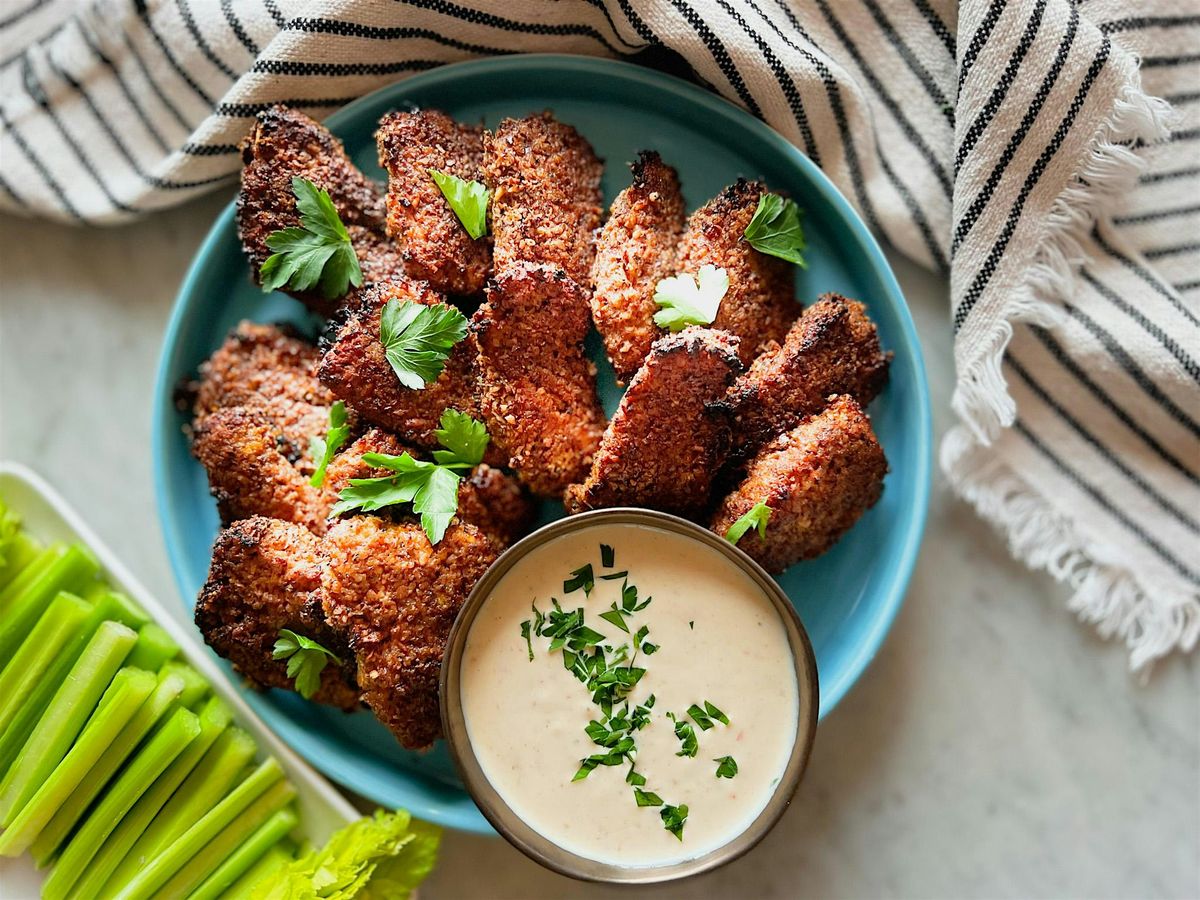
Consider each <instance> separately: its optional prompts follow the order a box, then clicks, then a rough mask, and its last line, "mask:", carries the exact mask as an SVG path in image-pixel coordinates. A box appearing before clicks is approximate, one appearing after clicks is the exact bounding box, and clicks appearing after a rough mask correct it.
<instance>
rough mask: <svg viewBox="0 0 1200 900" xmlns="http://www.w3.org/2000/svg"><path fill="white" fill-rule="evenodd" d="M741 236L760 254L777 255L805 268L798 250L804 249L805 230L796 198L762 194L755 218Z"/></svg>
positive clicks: (755, 211) (806, 266)
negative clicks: (801, 224)
mask: <svg viewBox="0 0 1200 900" xmlns="http://www.w3.org/2000/svg"><path fill="white" fill-rule="evenodd" d="M742 237H744V238H745V239H746V242H747V243H748V244H750V246H751V247H753V248H754V249H755V250H757V251H758V252H759V253H766V254H768V255H769V256H778V257H779V258H780V259H786V260H787V261H788V262H790V263H795V264H796V265H798V266H800V267H801V268H802V269H806V268H808V265H807V264H806V263H805V262H804V257H803V256H802V255H801V252H802V251H803V250H804V231H803V229H802V228H801V227H800V207H799V206H797V205H796V201H795V200H787V199H784V198H783V197H780V196H779V195H778V194H763V195H762V196H761V197H759V198H758V207H757V208H756V209H755V210H754V217H753V218H752V219H751V220H750V224H749V225H747V226H746V230H745V231H743V232H742Z"/></svg>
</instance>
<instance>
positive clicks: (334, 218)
mask: <svg viewBox="0 0 1200 900" xmlns="http://www.w3.org/2000/svg"><path fill="white" fill-rule="evenodd" d="M292 193H293V194H295V196H296V209H297V210H299V212H300V226H299V227H293V228H282V229H280V230H279V231H275V232H272V233H271V234H269V235H267V240H266V243H267V246H268V247H269V248H270V249H272V250H274V251H275V252H274V253H273V254H272V255H271V256H268V257H267V259H266V261H265V262H264V263H263V264H262V266H261V267H260V268H259V270H258V274H259V279H260V280H261V282H262V289H263V291H264V292H265V293H270V292H271V291H274V290H278V289H279V288H281V287H289V288H291V289H292V290H294V291H310V290H312V289H313V288H315V287H319V288H320V290H321V293H322V294H324V295H325V296H326V297H329V298H333V297H340V296H342V295H343V294H344V293H346V291H347V290H348V289H349V287H350V285H354V286H355V287H358V286H359V285H361V284H362V282H363V274H362V269H361V268H360V267H359V264H358V256H357V255H356V254H355V252H354V245H353V244H352V243H351V242H350V232H348V231H347V230H346V226H345V225H343V224H342V220H341V217H340V216H338V212H337V209H336V208H335V207H334V205H333V200H331V199H330V197H329V194H328V193H327V192H326V191H324V190H322V189H321V188H319V187H317V186H316V185H315V184H313V183H312V182H311V181H309V180H308V179H307V178H300V177H295V178H293V179H292Z"/></svg>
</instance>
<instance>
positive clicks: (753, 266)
mask: <svg viewBox="0 0 1200 900" xmlns="http://www.w3.org/2000/svg"><path fill="white" fill-rule="evenodd" d="M765 193H767V187H766V185H764V184H762V183H761V182H758V181H746V180H745V179H740V180H739V181H738V182H737V183H736V184H732V185H730V186H729V187H727V188H725V190H723V191H722V192H721V193H720V194H718V195H717V196H716V197H715V198H713V199H712V200H710V201H709V202H708V203H706V204H705V205H704V206H702V207H700V209H698V210H696V211H695V212H694V213H692V215H691V217H690V218H689V219H688V223H687V228H686V230H685V231H684V233H683V240H682V241H680V244H679V260H678V262H677V263H676V269H677V270H678V271H679V272H686V273H689V274H691V275H695V274H696V273H697V272H699V271H700V269H701V268H703V267H704V266H716V267H717V268H720V269H724V270H725V272H726V274H727V275H728V276H729V290H728V292H726V294H725V297H724V298H723V299H722V300H721V307H720V309H719V310H718V311H717V318H716V319H715V320H714V321H713V323H712V327H713V328H721V329H724V330H725V331H730V332H733V333H734V334H736V335H737V336H738V337H740V338H741V339H742V346H741V355H742V362H743V363H745V364H746V365H749V364H750V362H751V360H753V359H754V357H755V356H756V355H757V354H758V353H759V352H761V350H762V349H763V348H764V347H765V346H766V345H767V344H768V343H769V342H770V341H782V340H783V337H784V335H785V334H787V330H788V328H789V327H791V324H792V322H793V320H794V319H795V318H796V316H797V315H798V314H799V312H800V306H799V304H797V303H796V301H795V299H793V293H794V289H793V276H792V264H791V263H789V262H787V261H786V260H782V259H779V258H777V257H774V256H768V255H767V254H765V253H759V252H758V251H757V250H755V249H754V248H753V247H751V246H750V245H749V244H748V243H747V242H746V241H744V240H742V233H743V232H744V231H745V230H746V226H747V225H749V224H750V220H751V219H752V218H754V210H755V209H757V208H758V201H759V198H760V197H761V196H762V195H763V194H765Z"/></svg>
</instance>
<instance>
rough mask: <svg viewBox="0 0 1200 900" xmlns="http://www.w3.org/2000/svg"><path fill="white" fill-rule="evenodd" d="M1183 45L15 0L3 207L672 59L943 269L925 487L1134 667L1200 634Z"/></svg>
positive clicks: (673, 7)
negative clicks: (519, 63) (526, 72)
mask: <svg viewBox="0 0 1200 900" xmlns="http://www.w3.org/2000/svg"><path fill="white" fill-rule="evenodd" d="M1197 47H1200V4H1198V3H1197V2H1196V0H1190V2H1188V3H1179V2H1170V0H1152V2H1143V3H1138V4H1134V5H1131V4H1128V3H1125V2H1119V0H1079V2H1077V3H1074V4H1072V3H1070V2H1067V0H1027V2H1005V0H964V2H962V3H961V4H957V5H956V4H954V3H952V2H950V0H805V2H799V0H557V2H535V0H505V2H498V0H493V2H487V0H469V2H468V0H462V2H451V0H308V2H303V0H300V2H287V0H90V2H84V0H11V2H9V3H7V4H5V5H4V8H3V11H0V204H2V205H3V207H4V208H6V209H7V210H10V211H16V212H22V213H25V214H27V215H33V216H44V217H49V218H56V219H61V220H64V221H70V222H93V223H107V222H120V221H123V220H126V219H129V218H131V217H134V216H139V215H144V214H146V213H149V212H152V211H154V210H156V209H161V208H163V207H167V206H172V205H175V204H178V203H182V202H183V201H185V200H187V199H189V198H191V197H194V196H196V195H197V194H198V193H201V192H203V191H206V190H208V189H211V188H213V187H214V186H216V185H228V184H229V183H230V182H231V180H232V179H233V177H234V176H235V173H236V172H237V170H238V168H239V163H240V160H239V157H238V152H237V143H238V141H239V140H240V139H241V137H242V136H243V135H244V134H245V133H246V131H247V129H248V127H249V125H250V122H251V120H252V117H253V116H254V115H255V114H256V113H257V112H259V111H260V110H262V109H264V108H266V107H267V106H269V105H270V104H272V103H280V102H282V103H287V104H289V105H291V106H295V107H298V108H300V109H302V110H305V111H307V112H309V113H310V114H313V115H316V116H318V117H319V116H323V115H325V114H328V113H329V112H332V111H333V110H334V109H336V108H337V107H339V106H341V105H343V104H345V103H347V102H348V101H350V100H352V99H354V98H356V97H359V96H361V95H362V94H364V93H366V92H368V91H371V90H373V89H375V88H377V87H380V86H381V85H384V84H387V83H390V82H392V81H394V80H396V79H398V78H403V77H405V76H406V75H409V74H411V73H413V72H418V71H421V70H425V69H429V68H431V67H434V66H437V65H441V64H443V63H447V62H453V61H457V60H463V59H473V58H478V57H480V56H487V55H493V54H500V53H516V52H560V53H581V54H594V55H603V56H611V57H628V56H632V55H635V54H639V53H641V52H643V51H646V50H650V49H655V48H657V49H658V50H659V52H660V53H661V52H663V51H664V50H665V51H670V52H671V53H672V54H674V55H677V57H678V58H681V59H682V61H683V63H684V64H685V65H686V66H687V68H688V69H689V70H690V73H691V75H692V76H693V77H694V78H696V79H698V80H700V81H702V82H704V83H706V84H707V85H709V86H710V87H711V88H712V89H713V90H715V91H717V92H719V93H720V94H722V95H723V96H725V97H727V98H728V99H730V100H732V101H733V102H735V103H739V104H741V105H742V106H744V107H745V108H746V109H748V110H750V111H751V112H752V113H754V114H755V115H757V116H760V117H762V118H763V119H765V120H766V121H767V122H769V123H770V124H771V125H772V126H774V127H775V128H776V129H778V130H779V131H780V132H781V133H783V134H784V135H785V136H786V137H788V138H789V139H790V140H792V141H793V142H794V143H795V144H796V145H797V146H798V147H800V148H801V149H802V150H803V151H804V152H805V153H807V154H808V155H809V156H810V157H811V158H812V159H813V161H814V162H816V163H818V164H819V165H820V166H821V167H822V168H823V169H824V170H825V172H826V173H827V174H828V175H829V176H830V178H832V179H833V181H834V182H835V183H836V184H837V185H838V187H839V188H840V189H841V190H842V192H843V193H845V195H846V196H847V197H849V198H850V200H851V202H852V203H853V204H854V205H855V207H856V208H857V209H858V211H859V212H860V213H861V214H862V215H863V217H864V218H865V219H866V221H867V223H868V224H869V225H870V226H871V228H872V229H873V230H874V231H875V233H876V234H877V235H878V236H880V237H881V238H883V239H886V240H887V241H890V242H891V243H892V244H893V245H894V246H895V247H897V248H898V249H899V250H901V251H902V252H903V253H905V254H907V255H908V256H910V257H911V258H912V259H914V260H916V261H917V262H919V263H921V264H922V265H925V266H928V267H932V268H935V269H938V270H941V271H944V272H947V273H948V274H949V277H950V283H951V310H950V314H951V322H952V327H953V329H954V332H955V351H954V352H955V362H956V367H957V384H956V386H955V392H954V401H953V405H954V410H955V412H956V413H957V416H958V419H959V424H958V425H957V426H956V427H954V428H953V429H952V430H951V431H950V433H949V434H948V435H947V436H946V437H945V439H944V442H943V444H942V448H941V462H942V467H943V469H944V471H945V473H946V475H947V476H948V477H949V479H950V481H951V483H952V484H953V485H954V486H955V488H956V489H957V490H958V491H959V492H960V493H961V494H962V495H963V496H964V497H966V498H967V499H968V500H970V501H971V502H972V503H973V504H974V505H975V506H976V508H977V509H978V510H979V511H980V513H982V514H983V515H984V516H986V517H987V518H988V519H990V520H992V521H994V522H995V523H997V525H999V526H1000V527H1001V528H1002V529H1003V530H1004V531H1005V532H1006V533H1007V535H1008V538H1009V541H1010V543H1011V546H1012V549H1013V552H1014V553H1015V554H1016V555H1017V556H1018V557H1020V558H1021V559H1023V560H1025V561H1026V562H1027V563H1029V564H1030V565H1033V566H1037V567H1041V568H1045V569H1047V570H1049V571H1050V572H1052V573H1053V574H1054V575H1055V576H1056V577H1057V578H1059V579H1061V580H1063V581H1065V582H1067V583H1068V584H1069V585H1070V587H1071V590H1072V595H1071V599H1070V606H1071V608H1072V609H1074V610H1076V611H1077V612H1078V613H1079V615H1080V616H1081V617H1083V618H1084V619H1086V620H1088V621H1091V622H1094V623H1095V624H1096V625H1097V626H1098V628H1099V629H1100V632H1101V633H1102V634H1104V635H1106V636H1116V637H1119V638H1120V639H1121V640H1123V641H1124V642H1125V644H1126V645H1127V646H1128V648H1129V651H1130V662H1131V665H1132V666H1133V667H1134V668H1135V669H1139V668H1142V667H1144V666H1146V665H1147V664H1148V663H1150V662H1151V661H1152V660H1154V659H1156V658H1158V657H1161V656H1163V655H1164V654H1166V653H1168V652H1170V651H1171V650H1172V649H1175V648H1183V649H1191V648H1192V647H1194V646H1195V644H1196V642H1197V639H1198V637H1200V553H1198V552H1197V551H1198V550H1200V478H1198V472H1200V321H1198V318H1197V313H1198V306H1200V90H1198V89H1200V54H1197V52H1196V51H1197ZM804 299H806V300H807V299H811V298H804Z"/></svg>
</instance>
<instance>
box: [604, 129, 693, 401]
mask: <svg viewBox="0 0 1200 900" xmlns="http://www.w3.org/2000/svg"><path fill="white" fill-rule="evenodd" d="M630 168H631V169H632V170H633V184H631V185H630V186H629V187H627V188H625V190H623V191H621V193H620V194H618V195H617V199H616V200H614V201H613V205H612V209H611V210H610V211H609V216H608V221H607V222H605V223H604V228H603V229H601V231H600V236H599V238H598V239H597V241H596V261H595V262H594V263H593V264H592V281H591V283H592V319H593V320H594V321H595V323H596V330H597V331H599V332H600V335H601V336H602V337H603V338H604V348H605V350H606V351H607V352H608V358H609V360H610V361H611V362H612V365H613V369H614V370H615V371H616V374H617V381H618V382H620V383H622V384H624V383H625V382H626V381H628V380H629V379H630V378H632V377H633V375H634V374H635V373H636V372H637V370H638V368H639V367H640V366H641V364H642V360H644V359H645V358H646V354H648V353H649V352H650V345H651V344H653V343H654V341H655V340H656V339H657V338H658V337H659V336H661V335H662V333H663V332H662V329H660V328H659V327H658V326H657V325H655V324H654V312H655V310H657V309H658V307H657V306H656V305H655V303H654V289H655V287H657V285H658V282H659V281H661V280H662V279H663V278H667V277H669V276H670V275H671V274H672V273H674V271H675V251H676V248H677V247H678V245H679V239H680V237H681V236H682V234H683V219H684V207H683V194H682V193H681V192H680V190H679V176H678V174H677V173H676V172H675V170H674V169H672V168H671V167H670V166H668V165H666V164H665V163H664V162H663V161H662V159H661V158H660V157H659V155H658V154H657V153H655V152H653V151H650V150H644V151H642V152H641V153H640V154H638V158H637V160H636V161H635V162H634V163H633V165H632V166H630Z"/></svg>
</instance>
